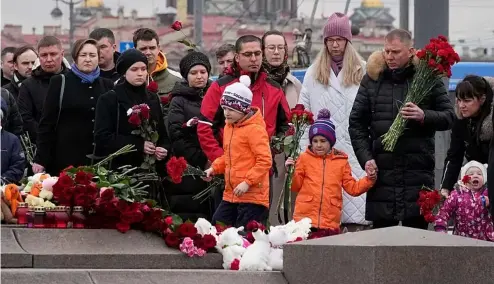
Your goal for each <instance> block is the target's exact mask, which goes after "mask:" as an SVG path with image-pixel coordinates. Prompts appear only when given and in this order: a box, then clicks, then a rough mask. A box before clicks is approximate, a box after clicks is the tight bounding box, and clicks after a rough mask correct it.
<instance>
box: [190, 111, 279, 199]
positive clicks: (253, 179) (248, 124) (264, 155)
mask: <svg viewBox="0 0 494 284" xmlns="http://www.w3.org/2000/svg"><path fill="white" fill-rule="evenodd" d="M200 124H201V123H199V125H200ZM224 131H225V132H224V141H223V150H224V154H223V155H221V156H220V157H219V158H218V159H216V160H215V161H214V162H213V164H212V166H211V167H212V168H213V171H214V174H225V191H224V193H223V200H225V201H228V202H230V203H253V204H258V205H262V206H265V207H266V208H269V170H270V169H271V166H272V163H273V161H272V156H271V149H270V146H269V137H268V133H267V132H266V123H265V122H264V120H263V117H262V115H261V110H260V109H259V108H253V111H252V112H251V113H249V114H247V115H246V117H245V118H244V119H242V120H240V121H238V122H236V123H234V124H230V123H227V124H226V126H225V130H224ZM244 181H245V182H246V183H247V184H248V185H249V190H248V191H247V192H246V193H244V194H242V195H241V196H235V195H234V194H233V190H234V189H235V188H236V187H237V186H238V185H239V184H240V183H242V182H244Z"/></svg>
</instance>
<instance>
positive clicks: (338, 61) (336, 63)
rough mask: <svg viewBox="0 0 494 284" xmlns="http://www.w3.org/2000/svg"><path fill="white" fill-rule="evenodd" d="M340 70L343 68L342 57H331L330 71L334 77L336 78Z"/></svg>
mask: <svg viewBox="0 0 494 284" xmlns="http://www.w3.org/2000/svg"><path fill="white" fill-rule="evenodd" d="M341 68H343V55H337V56H332V57H331V69H332V70H333V72H334V74H335V75H336V76H338V73H340V71H341Z"/></svg>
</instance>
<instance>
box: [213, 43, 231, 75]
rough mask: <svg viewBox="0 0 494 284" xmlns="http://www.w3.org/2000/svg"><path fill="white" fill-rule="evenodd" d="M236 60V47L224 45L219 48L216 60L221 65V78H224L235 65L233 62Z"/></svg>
mask: <svg viewBox="0 0 494 284" xmlns="http://www.w3.org/2000/svg"><path fill="white" fill-rule="evenodd" d="M234 58H235V46H234V45H233V44H229V43H226V44H223V45H222V46H220V47H219V48H218V50H217V51H216V60H217V61H218V65H219V70H218V71H219V76H220V77H221V76H223V75H224V74H225V72H226V70H227V69H228V67H230V66H231V65H232V63H233V60H234Z"/></svg>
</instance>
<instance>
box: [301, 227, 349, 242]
mask: <svg viewBox="0 0 494 284" xmlns="http://www.w3.org/2000/svg"><path fill="white" fill-rule="evenodd" d="M340 233H341V232H340V229H316V230H314V231H311V232H310V233H309V236H308V237H307V239H308V240H312V239H319V238H324V237H329V236H335V235H339V234H340Z"/></svg>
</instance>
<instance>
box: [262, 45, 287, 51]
mask: <svg viewBox="0 0 494 284" xmlns="http://www.w3.org/2000/svg"><path fill="white" fill-rule="evenodd" d="M266 48H267V49H268V50H269V51H271V52H275V51H276V49H278V52H281V51H285V46H284V45H278V46H276V45H268V46H266Z"/></svg>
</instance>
